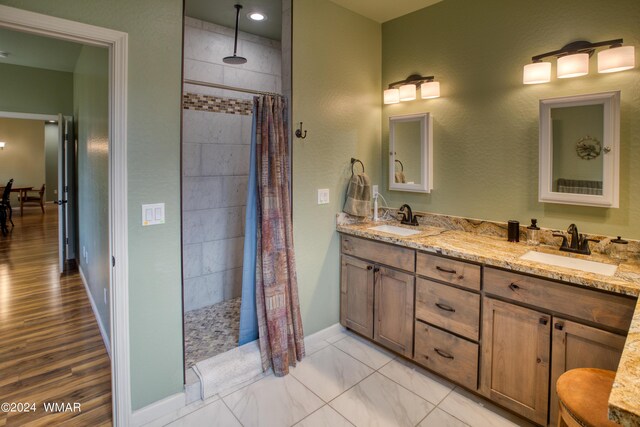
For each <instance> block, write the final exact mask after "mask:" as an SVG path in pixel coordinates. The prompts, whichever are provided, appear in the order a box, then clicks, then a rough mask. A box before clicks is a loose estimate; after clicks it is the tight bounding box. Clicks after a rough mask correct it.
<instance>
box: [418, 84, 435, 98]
mask: <svg viewBox="0 0 640 427" xmlns="http://www.w3.org/2000/svg"><path fill="white" fill-rule="evenodd" d="M420 97H421V98H422V99H431V98H439V97H440V82H424V83H422V84H421V85H420Z"/></svg>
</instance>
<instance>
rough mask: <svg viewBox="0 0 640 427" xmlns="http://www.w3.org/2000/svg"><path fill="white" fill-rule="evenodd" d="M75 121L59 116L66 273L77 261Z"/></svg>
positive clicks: (61, 249) (60, 230)
mask: <svg viewBox="0 0 640 427" xmlns="http://www.w3.org/2000/svg"><path fill="white" fill-rule="evenodd" d="M75 155H76V153H75V144H74V139H73V121H72V120H71V119H70V118H65V117H63V116H62V114H58V200H57V201H56V203H57V204H58V259H59V264H60V272H61V273H64V272H65V271H66V270H67V269H68V267H69V262H68V261H70V260H74V259H75V226H74V221H75V203H74V200H75V194H74V188H75V187H74V173H75Z"/></svg>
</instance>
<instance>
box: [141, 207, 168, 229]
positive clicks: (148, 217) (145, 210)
mask: <svg viewBox="0 0 640 427" xmlns="http://www.w3.org/2000/svg"><path fill="white" fill-rule="evenodd" d="M158 224H164V203H154V204H151V205H142V225H143V226H147V225H158Z"/></svg>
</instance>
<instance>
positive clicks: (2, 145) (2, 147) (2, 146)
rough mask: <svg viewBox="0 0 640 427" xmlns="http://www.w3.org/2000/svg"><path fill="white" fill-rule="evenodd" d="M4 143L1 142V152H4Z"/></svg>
mask: <svg viewBox="0 0 640 427" xmlns="http://www.w3.org/2000/svg"><path fill="white" fill-rule="evenodd" d="M4 144H5V143H4V142H2V141H0V150H4Z"/></svg>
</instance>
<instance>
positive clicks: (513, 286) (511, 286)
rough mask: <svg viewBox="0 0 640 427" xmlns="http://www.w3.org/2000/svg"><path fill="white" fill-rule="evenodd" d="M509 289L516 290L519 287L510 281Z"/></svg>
mask: <svg viewBox="0 0 640 427" xmlns="http://www.w3.org/2000/svg"><path fill="white" fill-rule="evenodd" d="M509 289H511V290H512V291H514V292H515V291H517V290H518V289H520V286H518V285H516V284H515V283H512V284H510V285H509Z"/></svg>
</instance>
